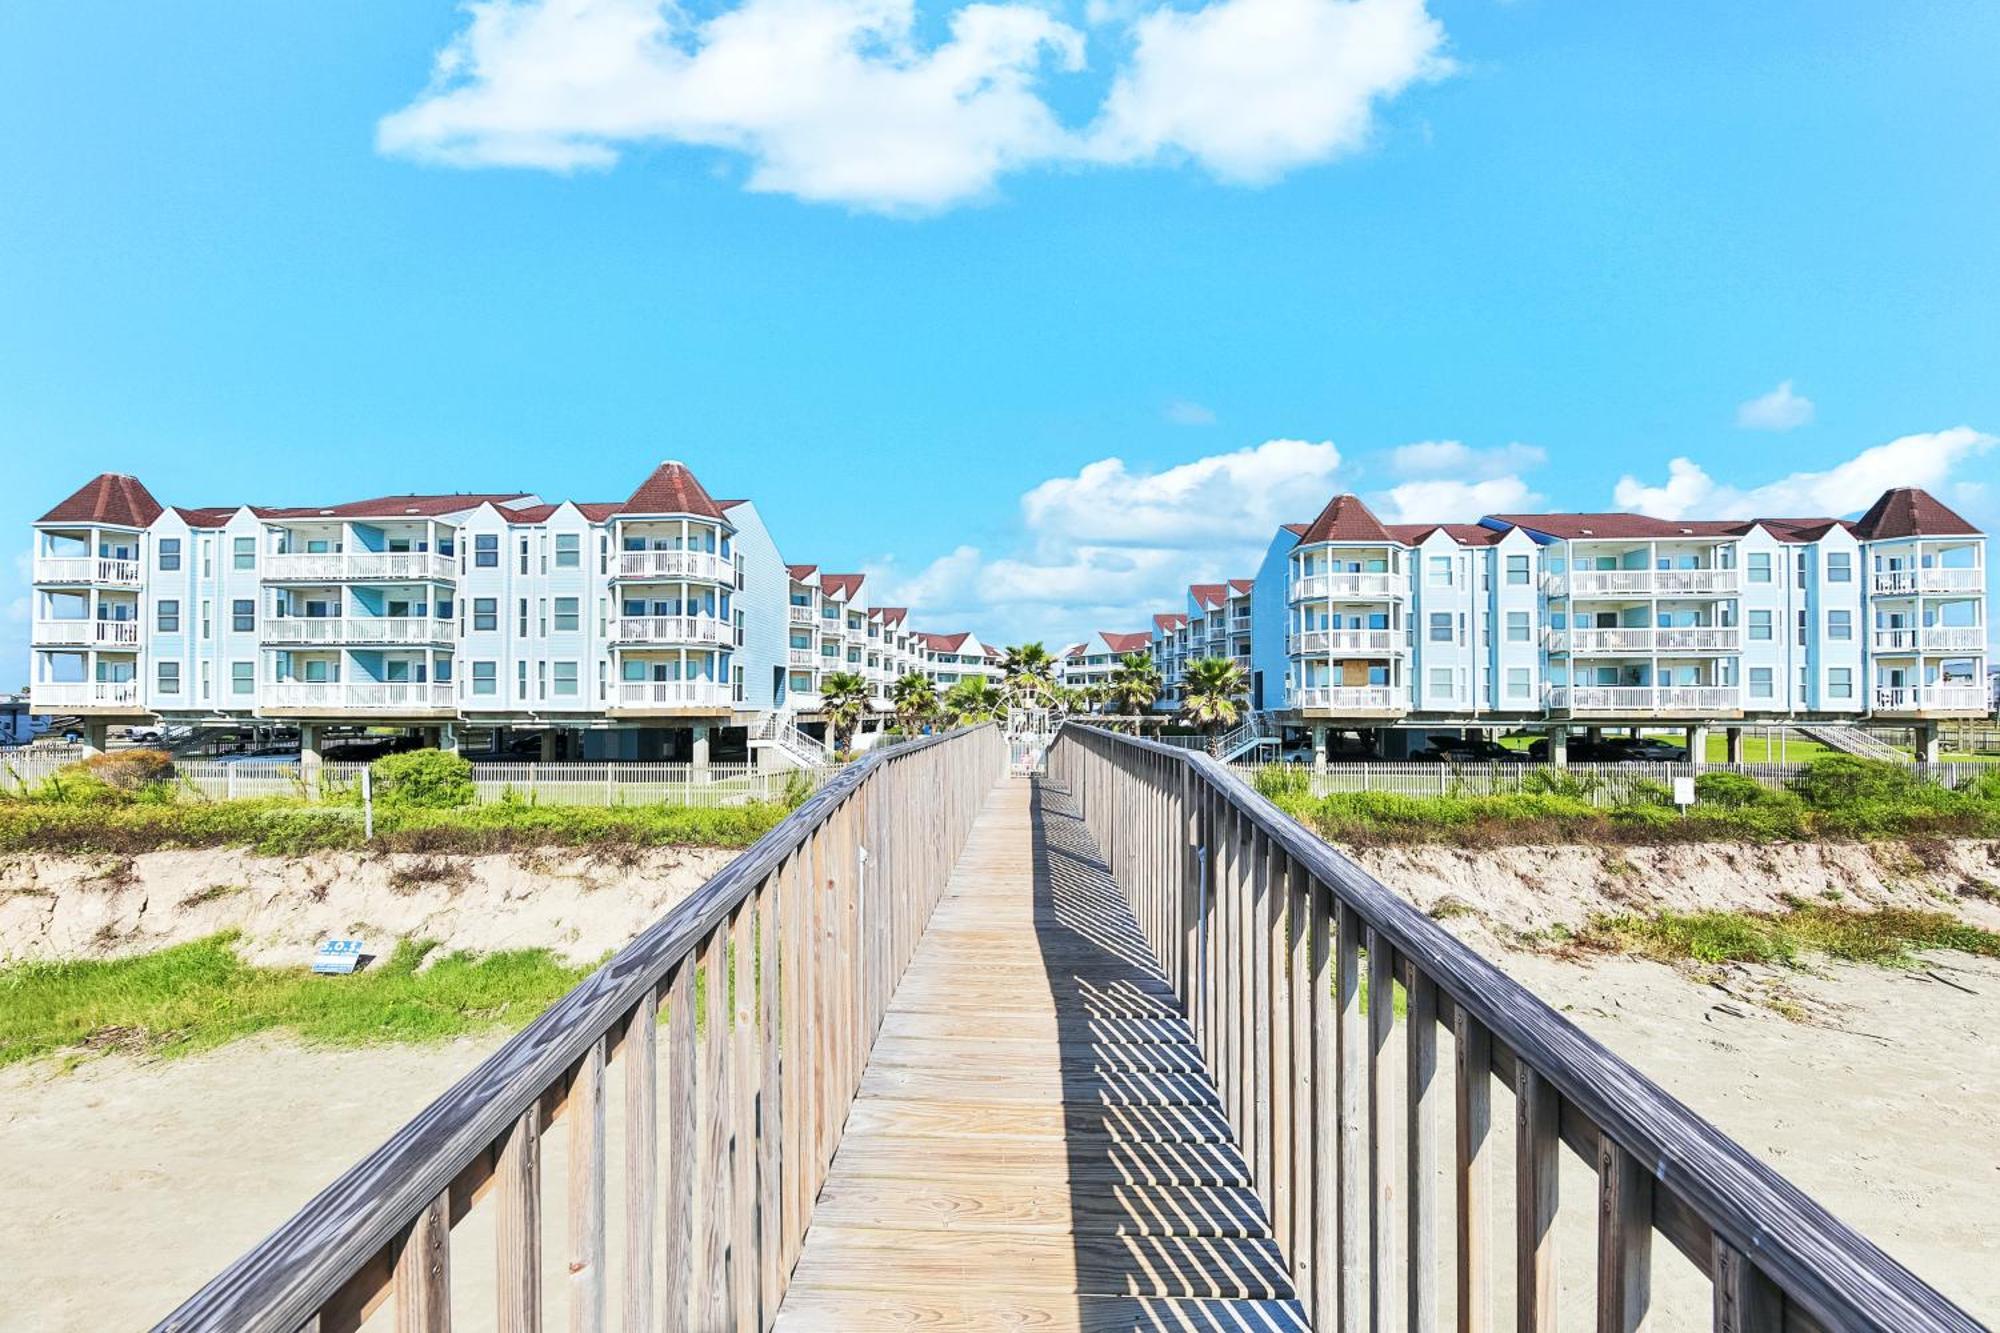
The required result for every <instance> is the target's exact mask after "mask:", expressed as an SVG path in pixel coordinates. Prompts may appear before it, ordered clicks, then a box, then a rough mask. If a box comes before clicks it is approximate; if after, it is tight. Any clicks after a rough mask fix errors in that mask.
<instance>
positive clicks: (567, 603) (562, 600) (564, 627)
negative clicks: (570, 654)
mask: <svg viewBox="0 0 2000 1333" xmlns="http://www.w3.org/2000/svg"><path fill="white" fill-rule="evenodd" d="M577 620H578V615H577V599H576V598H574V597H558V598H556V633H558V634H574V633H576V629H577ZM571 665H574V663H572V664H571Z"/></svg>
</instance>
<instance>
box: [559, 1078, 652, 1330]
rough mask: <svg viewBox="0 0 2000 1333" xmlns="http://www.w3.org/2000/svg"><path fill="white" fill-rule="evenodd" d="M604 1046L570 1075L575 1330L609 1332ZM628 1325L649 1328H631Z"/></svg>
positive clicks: (571, 1293) (571, 1263) (572, 1308)
mask: <svg viewBox="0 0 2000 1333" xmlns="http://www.w3.org/2000/svg"><path fill="white" fill-rule="evenodd" d="M605 1045H606V1043H604V1042H601V1041H600V1042H598V1043H597V1044H595V1045H594V1046H592V1047H591V1048H590V1050H589V1051H588V1052H587V1053H586V1054H585V1055H584V1057H583V1059H581V1060H579V1061H577V1066H576V1071H575V1072H574V1073H573V1074H571V1075H570V1088H569V1107H568V1110H567V1111H566V1112H565V1114H566V1115H567V1117H568V1119H569V1200H568V1202H569V1235H568V1241H569V1327H570V1333H603V1329H604V1297H605V1271H604V1156H605V1154H604V1066H605V1059H604V1048H605ZM627 1327H643V1325H631V1324H628V1325H627Z"/></svg>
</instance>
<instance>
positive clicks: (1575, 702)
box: [1549, 685, 1743, 713]
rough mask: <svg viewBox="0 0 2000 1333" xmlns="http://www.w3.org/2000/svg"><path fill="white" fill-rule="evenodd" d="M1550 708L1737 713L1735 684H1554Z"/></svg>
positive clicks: (1739, 705)
mask: <svg viewBox="0 0 2000 1333" xmlns="http://www.w3.org/2000/svg"><path fill="white" fill-rule="evenodd" d="M1549 707H1550V708H1551V709H1553V710H1554V711H1556V712H1569V713H1737V712H1741V711H1742V710H1743V697H1742V691H1741V690H1740V689H1738V688H1737V687H1736V686H1734V685H1575V686H1569V685H1555V686H1551V687H1550V688H1549Z"/></svg>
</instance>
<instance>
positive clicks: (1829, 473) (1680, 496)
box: [1613, 426, 1994, 518]
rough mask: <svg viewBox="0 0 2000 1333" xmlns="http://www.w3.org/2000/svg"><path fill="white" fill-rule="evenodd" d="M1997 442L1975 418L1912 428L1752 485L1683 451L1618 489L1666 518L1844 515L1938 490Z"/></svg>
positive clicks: (1626, 501)
mask: <svg viewBox="0 0 2000 1333" xmlns="http://www.w3.org/2000/svg"><path fill="white" fill-rule="evenodd" d="M1993 444H1994V437H1993V436H1991V435H1986V434H1982V433H1981V432H1979V431H1976V430H1973V429H1972V428H1971V427H1970V426H1954V427H1953V428H1951V429H1950V430H1941V431H1933V432H1930V433H1928V434H1922V435H1905V436H1902V437H1901V438H1900V439H1895V440H1891V441H1889V442H1888V443H1887V444H1878V445H1875V446H1873V447H1872V448H1868V449H1863V450H1862V451H1861V452H1860V453H1858V454H1856V455H1855V456H1854V457H1852V458H1850V459H1848V460H1847V461H1846V462H1844V463H1839V464H1836V465H1835V466H1833V467H1831V468H1828V469H1827V470H1826V471H1824V472H1794V473H1792V474H1791V475H1789V476H1785V477H1780V478H1778V479H1777V480H1776V481H1771V482H1766V483H1765V484H1763V485H1761V486H1753V487H1750V488H1749V489H1747V490H1744V489H1739V488H1737V487H1735V486H1731V485H1728V484H1726V483H1723V482H1719V481H1717V480H1715V478H1713V477H1712V476H1710V475H1709V474H1708V472H1707V471H1706V470H1705V469H1703V468H1702V466H1701V465H1700V464H1699V463H1696V462H1695V461H1694V460H1693V459H1689V458H1676V459H1674V460H1673V461H1672V462H1670V463H1668V464H1667V479H1666V480H1665V481H1664V482H1662V483H1661V484H1659V485H1657V486H1651V485H1647V484H1646V483H1644V482H1642V481H1640V480H1639V479H1638V478H1636V477H1631V476H1626V477H1621V478H1619V481H1618V485H1617V487H1616V488H1615V490H1614V491H1613V497H1614V499H1615V501H1616V503H1617V505H1618V508H1620V509H1625V510H1632V511H1634V512H1637V513H1641V514H1652V515H1654V516H1656V517H1659V518H1687V517H1691V516H1693V517H1702V518H1757V517H1766V518H1790V517H1813V516H1818V515H1827V516H1839V515H1844V514H1852V513H1856V512H1858V511H1859V510H1862V509H1866V508H1867V507H1868V506H1869V505H1871V504H1873V503H1874V502H1875V500H1876V497H1878V496H1880V495H1881V494H1882V492H1883V491H1886V490H1889V489H1891V488H1892V487H1896V486H1921V487H1924V488H1925V489H1927V490H1933V491H1935V490H1938V489H1940V488H1942V487H1943V486H1944V485H1945V483H1946V482H1947V481H1950V480H1952V473H1953V470H1954V469H1955V468H1957V467H1958V466H1959V465H1960V464H1961V463H1964V462H1965V461H1967V460H1968V459H1971V458H1976V457H1978V456H1979V455H1981V454H1984V453H1985V452H1986V451H1987V450H1989V449H1991V448H1992V447H1993ZM1976 484H1977V483H1975V485H1976Z"/></svg>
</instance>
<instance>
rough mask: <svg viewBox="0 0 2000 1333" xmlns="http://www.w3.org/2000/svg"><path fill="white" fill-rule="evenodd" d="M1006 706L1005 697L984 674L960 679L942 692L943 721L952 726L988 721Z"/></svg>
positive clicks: (965, 725) (966, 725)
mask: <svg viewBox="0 0 2000 1333" xmlns="http://www.w3.org/2000/svg"><path fill="white" fill-rule="evenodd" d="M1006 706H1007V702H1006V699H1005V697H1004V696H1002V695H1001V693H1000V691H998V690H996V689H994V688H993V685H992V682H990V681H988V680H987V679H986V677H984V676H973V677H970V678H969V679H966V680H961V681H960V682H958V684H956V685H954V686H952V687H951V688H950V689H948V690H946V691H945V694H944V703H943V710H944V717H945V721H946V722H948V723H950V724H951V725H952V726H954V727H968V726H971V725H972V724H973V723H975V722H986V721H990V720H991V719H992V718H993V717H994V716H995V715H996V714H998V713H999V712H1000V710H1001V709H1002V708H1004V707H1006Z"/></svg>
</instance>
